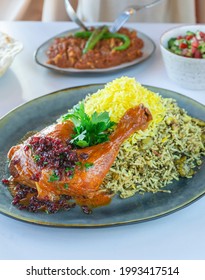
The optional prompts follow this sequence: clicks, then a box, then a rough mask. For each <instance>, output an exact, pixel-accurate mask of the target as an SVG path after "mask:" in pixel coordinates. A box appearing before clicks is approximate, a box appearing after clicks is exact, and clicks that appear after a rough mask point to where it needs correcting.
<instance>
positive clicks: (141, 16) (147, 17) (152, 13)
mask: <svg viewBox="0 0 205 280" xmlns="http://www.w3.org/2000/svg"><path fill="white" fill-rule="evenodd" d="M150 1H152V0H70V2H71V3H72V5H73V7H74V8H75V9H76V10H77V13H78V15H79V17H80V18H81V19H82V20H84V21H88V22H93V21H94V22H97V21H113V20H114V19H115V18H116V17H117V15H118V14H119V13H120V12H121V11H122V10H123V9H124V8H125V7H127V6H129V5H134V4H142V3H144V2H150ZM0 20H43V21H58V20H61V21H64V20H69V18H68V16H67V14H66V12H65V8H64V0H9V1H8V0H0ZM130 21H139V22H178V23H205V0H162V1H161V3H160V4H158V5H156V6H155V7H152V8H150V9H145V10H142V11H140V12H138V13H137V14H136V15H135V16H132V17H131V19H130Z"/></svg>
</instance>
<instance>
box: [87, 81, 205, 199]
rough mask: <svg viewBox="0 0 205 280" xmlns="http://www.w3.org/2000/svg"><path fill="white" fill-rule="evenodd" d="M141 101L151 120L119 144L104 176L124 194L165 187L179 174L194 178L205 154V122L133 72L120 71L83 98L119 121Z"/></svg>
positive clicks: (111, 187)
mask: <svg viewBox="0 0 205 280" xmlns="http://www.w3.org/2000/svg"><path fill="white" fill-rule="evenodd" d="M140 103H143V104H144V106H146V107H147V108H148V109H149V110H150V112H151V113H152V117H153V120H152V121H151V122H150V124H149V126H148V128H147V129H146V130H145V131H138V132H136V133H134V134H133V135H132V136H131V137H130V138H129V139H127V140H126V141H125V142H124V143H123V144H122V146H121V148H120V151H119V154H118V156H117V158H116V160H115V162H114V163H113V165H112V167H111V168H110V171H109V172H108V174H107V176H106V178H105V179H104V181H103V184H102V188H106V189H108V190H110V191H111V192H113V193H114V194H119V195H120V197H121V198H128V197H130V196H133V195H134V194H136V193H145V192H152V193H156V192H159V191H164V192H165V191H166V192H167V191H169V190H165V189H163V187H165V186H166V185H167V184H169V183H171V182H172V181H173V180H179V178H180V177H186V178H191V177H192V176H193V175H194V173H195V170H196V167H197V166H200V165H201V164H202V157H203V156H204V155H205V124H204V122H203V121H201V122H200V121H197V120H196V119H194V118H191V117H190V116H189V115H187V113H186V111H185V110H183V109H181V108H180V107H178V105H177V103H176V101H175V100H173V99H171V98H162V97H161V96H160V95H159V94H156V93H153V92H151V91H149V90H148V89H146V88H144V87H143V86H141V85H140V84H139V83H138V82H136V80H135V79H134V78H128V77H121V78H119V79H116V80H114V81H112V82H110V83H108V84H107V85H106V86H105V87H104V88H103V89H101V90H98V91H97V92H96V93H95V94H93V95H90V96H88V97H87V98H86V99H85V110H86V112H87V113H88V114H90V115H91V114H92V113H93V112H94V111H97V112H98V113H99V112H104V111H107V112H109V114H110V118H111V120H112V121H115V122H118V121H119V119H120V118H121V117H122V116H123V114H124V113H125V112H126V111H127V110H128V109H129V108H131V107H134V106H136V105H138V104H140Z"/></svg>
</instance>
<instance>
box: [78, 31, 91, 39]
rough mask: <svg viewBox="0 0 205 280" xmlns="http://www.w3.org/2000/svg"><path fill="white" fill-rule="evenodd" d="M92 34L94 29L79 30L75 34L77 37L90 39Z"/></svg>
mask: <svg viewBox="0 0 205 280" xmlns="http://www.w3.org/2000/svg"><path fill="white" fill-rule="evenodd" d="M91 34H92V31H79V32H76V33H75V34H74V36H75V37H77V38H82V39H88V38H89V37H90V36H91Z"/></svg>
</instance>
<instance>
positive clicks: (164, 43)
mask: <svg viewBox="0 0 205 280" xmlns="http://www.w3.org/2000/svg"><path fill="white" fill-rule="evenodd" d="M160 49H161V54H162V58H163V61H164V65H165V69H166V72H167V75H168V77H169V78H170V79H171V80H172V81H174V82H176V84H178V85H179V86H181V87H183V88H187V89H192V90H204V89H205V59H204V58H205V25H202V24H201V25H199V24H194V25H178V26H176V27H174V28H172V29H169V30H167V31H165V32H164V33H163V34H162V36H161V38H160Z"/></svg>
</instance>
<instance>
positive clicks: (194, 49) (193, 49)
mask: <svg viewBox="0 0 205 280" xmlns="http://www.w3.org/2000/svg"><path fill="white" fill-rule="evenodd" d="M196 50H197V48H195V47H193V46H192V47H191V52H192V53H193V54H195V52H196Z"/></svg>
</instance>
